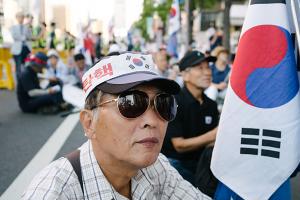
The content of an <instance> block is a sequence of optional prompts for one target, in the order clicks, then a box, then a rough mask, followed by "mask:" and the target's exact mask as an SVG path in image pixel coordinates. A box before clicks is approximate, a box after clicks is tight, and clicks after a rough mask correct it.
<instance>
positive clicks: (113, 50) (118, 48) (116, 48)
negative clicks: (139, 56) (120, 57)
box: [108, 44, 120, 53]
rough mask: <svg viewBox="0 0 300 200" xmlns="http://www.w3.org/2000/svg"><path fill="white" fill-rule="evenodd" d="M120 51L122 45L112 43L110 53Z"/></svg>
mask: <svg viewBox="0 0 300 200" xmlns="http://www.w3.org/2000/svg"><path fill="white" fill-rule="evenodd" d="M113 52H120V47H119V45H117V44H111V45H110V47H109V50H108V53H113Z"/></svg>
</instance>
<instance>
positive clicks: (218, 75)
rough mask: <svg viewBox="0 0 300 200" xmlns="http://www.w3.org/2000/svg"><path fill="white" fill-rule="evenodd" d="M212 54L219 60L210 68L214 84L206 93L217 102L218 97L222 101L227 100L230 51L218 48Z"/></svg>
mask: <svg viewBox="0 0 300 200" xmlns="http://www.w3.org/2000/svg"><path fill="white" fill-rule="evenodd" d="M211 54H212V56H215V57H216V58H217V60H216V62H215V63H213V64H212V65H211V66H210V68H211V71H212V83H211V85H210V87H209V88H208V89H207V90H206V91H205V93H206V95H207V96H208V97H209V98H211V99H212V100H214V101H216V100H217V98H218V97H220V98H222V99H224V98H225V94H226V90H227V84H228V81H229V74H230V65H229V58H228V56H229V51H228V50H227V49H225V48H224V47H221V46H219V47H216V48H215V49H214V51H213V52H212V53H211Z"/></svg>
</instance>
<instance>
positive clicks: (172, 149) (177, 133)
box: [161, 51, 219, 194]
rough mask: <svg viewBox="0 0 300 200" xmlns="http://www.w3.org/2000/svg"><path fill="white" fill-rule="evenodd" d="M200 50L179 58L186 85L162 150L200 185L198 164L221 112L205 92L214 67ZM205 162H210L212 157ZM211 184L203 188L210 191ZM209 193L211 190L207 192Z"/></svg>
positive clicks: (186, 176) (209, 143)
mask: <svg viewBox="0 0 300 200" xmlns="http://www.w3.org/2000/svg"><path fill="white" fill-rule="evenodd" d="M212 60H213V58H212V57H206V56H205V55H204V54H203V53H201V52H199V51H190V52H187V53H186V54H185V56H184V57H183V58H182V59H181V60H180V61H179V68H180V71H181V73H182V77H183V81H184V87H183V88H182V89H181V91H180V92H179V94H178V95H176V96H175V98H176V101H177V103H178V113H177V115H176V117H175V119H174V120H173V121H171V122H170V123H169V124H168V128H167V133H166V137H165V139H164V143H163V147H162V151H161V152H162V153H163V154H164V155H166V156H167V158H168V159H169V161H170V163H171V165H173V167H175V168H176V169H177V170H178V172H179V173H180V174H181V175H182V177H183V178H184V179H186V180H187V181H189V182H190V183H192V184H193V185H195V186H196V182H195V178H196V167H197V164H198V161H199V158H200V157H201V156H202V154H203V152H205V149H206V148H211V147H212V144H213V143H214V141H215V138H216V133H217V126H218V122H219V112H218V109H217V104H216V103H215V102H214V101H212V100H211V99H210V98H208V97H207V96H206V95H205V94H204V92H203V91H204V90H205V89H206V88H207V87H208V86H209V85H210V83H211V69H210V68H209V65H208V62H210V61H212ZM204 162H206V163H205V165H206V166H209V164H208V163H209V162H210V158H209V159H206V160H205V161H204ZM206 190H207V188H201V191H202V192H204V193H206ZM206 194H207V193H206Z"/></svg>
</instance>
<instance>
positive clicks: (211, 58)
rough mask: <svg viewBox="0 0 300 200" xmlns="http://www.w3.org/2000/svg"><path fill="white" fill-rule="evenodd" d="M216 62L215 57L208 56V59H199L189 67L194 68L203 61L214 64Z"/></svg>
mask: <svg viewBox="0 0 300 200" xmlns="http://www.w3.org/2000/svg"><path fill="white" fill-rule="evenodd" d="M216 60H217V58H216V57H213V56H208V57H204V58H199V59H197V60H195V61H194V62H193V63H192V64H191V66H195V65H198V64H199V63H201V62H203V61H207V62H215V61H216Z"/></svg>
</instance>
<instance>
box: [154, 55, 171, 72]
mask: <svg viewBox="0 0 300 200" xmlns="http://www.w3.org/2000/svg"><path fill="white" fill-rule="evenodd" d="M155 60H156V65H157V67H158V69H159V70H160V71H162V72H164V71H166V70H167V68H168V61H167V57H166V55H164V54H157V55H156V59H155Z"/></svg>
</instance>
